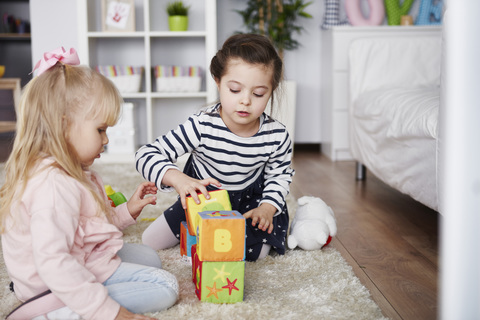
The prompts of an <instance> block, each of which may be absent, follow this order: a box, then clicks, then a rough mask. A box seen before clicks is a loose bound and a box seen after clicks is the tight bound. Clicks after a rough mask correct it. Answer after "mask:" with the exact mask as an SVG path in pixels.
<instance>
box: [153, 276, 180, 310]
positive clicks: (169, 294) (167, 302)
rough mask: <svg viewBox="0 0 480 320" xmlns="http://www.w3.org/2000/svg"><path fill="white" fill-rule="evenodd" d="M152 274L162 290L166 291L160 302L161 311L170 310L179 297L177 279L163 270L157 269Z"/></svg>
mask: <svg viewBox="0 0 480 320" xmlns="http://www.w3.org/2000/svg"><path fill="white" fill-rule="evenodd" d="M154 272H155V274H156V276H157V277H158V282H159V283H160V284H161V286H162V288H165V289H166V290H165V293H164V296H163V299H162V300H163V301H162V302H161V303H162V305H163V309H167V308H170V307H171V306H173V305H174V304H175V303H176V302H177V300H178V297H179V286H178V281H177V278H176V277H175V276H174V275H173V274H171V273H170V272H168V271H166V270H163V269H157V270H155V271H154Z"/></svg>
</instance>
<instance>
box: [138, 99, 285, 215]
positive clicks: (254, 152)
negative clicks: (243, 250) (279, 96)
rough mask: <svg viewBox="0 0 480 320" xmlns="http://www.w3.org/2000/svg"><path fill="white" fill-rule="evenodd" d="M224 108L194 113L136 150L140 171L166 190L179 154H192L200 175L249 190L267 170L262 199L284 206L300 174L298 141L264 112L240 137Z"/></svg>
mask: <svg viewBox="0 0 480 320" xmlns="http://www.w3.org/2000/svg"><path fill="white" fill-rule="evenodd" d="M218 108H219V105H216V106H213V107H210V108H209V109H207V110H205V111H202V112H200V113H198V114H195V115H193V116H191V117H190V118H189V119H188V120H187V121H186V122H185V123H183V124H181V125H180V126H178V127H177V128H176V129H174V130H172V131H170V132H168V133H167V134H166V135H164V136H161V137H158V138H157V139H156V140H155V142H153V143H151V144H147V145H145V146H143V147H142V148H140V149H139V150H138V151H137V153H136V168H137V170H138V171H139V172H140V173H141V174H142V175H143V177H144V178H145V179H147V180H149V181H152V182H155V184H156V185H157V186H158V187H159V188H162V189H165V186H163V185H162V184H161V181H162V178H163V176H164V174H165V172H166V171H167V170H169V169H172V168H173V169H177V167H176V166H175V165H174V163H175V162H176V160H177V159H178V157H180V156H182V155H183V154H185V153H191V154H192V156H193V165H194V169H195V171H196V174H197V175H198V176H199V177H200V179H206V178H208V177H213V178H215V179H217V180H218V181H219V182H220V183H221V184H222V188H224V189H226V190H228V191H239V190H243V189H245V188H246V187H248V186H250V185H251V184H252V183H253V182H254V181H255V180H256V179H257V178H258V177H259V176H260V175H264V179H265V185H264V191H263V196H262V200H261V202H260V203H262V202H267V203H270V204H272V205H273V206H275V207H276V208H277V209H278V210H279V211H280V210H281V209H282V208H283V206H284V204H285V197H286V195H287V194H288V192H289V185H290V183H291V181H292V176H293V174H294V171H293V169H292V168H291V158H292V142H291V140H290V136H289V134H288V132H287V130H286V128H285V126H284V125H282V124H281V123H279V122H278V121H275V120H273V119H271V118H270V117H268V116H267V115H265V114H264V115H263V116H262V117H261V123H260V129H259V131H258V132H257V134H255V135H254V136H252V137H239V136H237V135H235V134H234V133H232V132H231V131H230V130H229V129H228V128H227V127H226V126H225V124H224V123H223V121H222V119H221V118H220V115H219V112H218Z"/></svg>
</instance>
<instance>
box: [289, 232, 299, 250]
mask: <svg viewBox="0 0 480 320" xmlns="http://www.w3.org/2000/svg"><path fill="white" fill-rule="evenodd" d="M287 242H288V247H289V248H290V249H295V248H296V247H297V246H298V241H297V239H295V236H292V235H289V236H288V239H287Z"/></svg>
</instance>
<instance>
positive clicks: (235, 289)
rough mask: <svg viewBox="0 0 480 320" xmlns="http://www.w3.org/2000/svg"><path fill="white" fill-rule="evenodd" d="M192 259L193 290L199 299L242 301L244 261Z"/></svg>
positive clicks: (222, 301)
mask: <svg viewBox="0 0 480 320" xmlns="http://www.w3.org/2000/svg"><path fill="white" fill-rule="evenodd" d="M195 258H196V260H195V261H194V270H192V271H193V272H194V273H195V274H194V276H193V279H194V283H195V292H196V294H197V296H198V298H199V299H200V300H201V301H206V302H213V303H235V302H241V301H243V288H244V279H245V261H200V260H198V256H196V255H195Z"/></svg>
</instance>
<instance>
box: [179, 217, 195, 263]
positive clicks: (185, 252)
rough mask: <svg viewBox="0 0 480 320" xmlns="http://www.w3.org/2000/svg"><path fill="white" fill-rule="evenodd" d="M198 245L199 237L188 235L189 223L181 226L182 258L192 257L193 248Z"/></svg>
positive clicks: (184, 222)
mask: <svg viewBox="0 0 480 320" xmlns="http://www.w3.org/2000/svg"><path fill="white" fill-rule="evenodd" d="M196 243H197V237H196V236H192V235H191V234H190V233H188V229H187V222H186V221H182V223H181V224H180V254H181V255H182V256H187V257H191V256H192V253H191V252H192V246H193V245H194V244H196Z"/></svg>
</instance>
